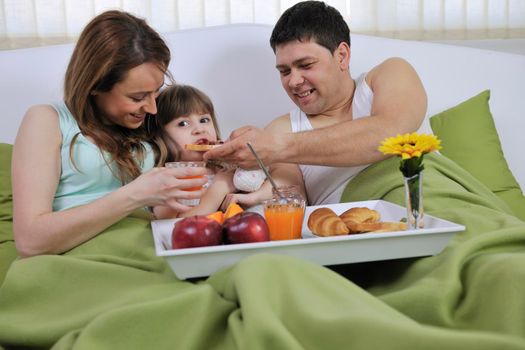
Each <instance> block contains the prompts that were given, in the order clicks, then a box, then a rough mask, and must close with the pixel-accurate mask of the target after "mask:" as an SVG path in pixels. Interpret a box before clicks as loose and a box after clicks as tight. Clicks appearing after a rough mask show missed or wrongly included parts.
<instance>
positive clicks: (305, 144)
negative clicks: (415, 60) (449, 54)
mask: <svg viewBox="0 0 525 350" xmlns="http://www.w3.org/2000/svg"><path fill="white" fill-rule="evenodd" d="M367 83H369V86H370V88H371V89H372V91H373V92H374V100H373V103H372V111H371V115H370V116H369V117H363V118H359V119H355V120H350V121H345V122H342V123H339V124H335V125H331V126H329V127H326V128H321V129H316V130H313V131H306V132H301V133H296V134H293V135H286V138H285V140H286V141H285V142H284V144H285V145H286V146H285V147H284V148H283V150H284V151H285V152H286V153H285V155H284V156H285V157H288V158H289V159H290V161H293V162H294V163H302V164H320V165H329V166H355V165H363V164H370V163H373V162H376V161H379V160H381V159H384V158H385V156H384V155H382V154H381V153H380V152H379V151H378V150H377V147H378V146H379V145H380V143H381V141H382V140H383V139H385V138H386V137H390V136H395V135H397V134H404V133H407V132H414V131H416V130H417V129H418V128H419V126H420V125H421V123H422V121H423V119H424V117H425V113H426V108H427V96H426V93H425V90H424V88H423V85H422V83H421V80H420V79H419V77H418V75H417V73H416V72H415V70H414V69H413V68H412V66H410V65H409V64H408V63H407V62H406V61H404V60H402V59H399V58H392V59H389V60H387V61H385V62H383V63H382V64H381V65H379V66H377V67H375V68H374V69H373V70H372V71H370V73H369V74H368V76H367ZM278 144H279V143H278Z"/></svg>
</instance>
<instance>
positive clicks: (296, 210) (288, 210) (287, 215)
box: [263, 188, 306, 241]
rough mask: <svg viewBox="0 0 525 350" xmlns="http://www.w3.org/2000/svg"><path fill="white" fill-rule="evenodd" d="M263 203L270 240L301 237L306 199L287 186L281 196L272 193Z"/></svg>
mask: <svg viewBox="0 0 525 350" xmlns="http://www.w3.org/2000/svg"><path fill="white" fill-rule="evenodd" d="M278 190H279V189H278ZM263 204H264V217H265V219H266V223H267V224H268V228H269V229H270V240H272V241H279V240H285V239H298V238H301V234H302V228H303V217H304V208H305V205H306V201H305V200H304V199H303V198H302V196H301V195H300V194H299V193H298V192H294V191H290V189H289V188H287V189H286V190H285V191H282V192H281V196H278V195H277V194H276V193H274V198H273V199H270V200H267V201H265V202H264V203H263Z"/></svg>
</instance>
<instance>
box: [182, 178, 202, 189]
mask: <svg viewBox="0 0 525 350" xmlns="http://www.w3.org/2000/svg"><path fill="white" fill-rule="evenodd" d="M203 177H204V175H195V176H187V177H183V178H182V179H201V178H203ZM200 189H202V186H195V187H190V188H185V189H184V191H198V190H200Z"/></svg>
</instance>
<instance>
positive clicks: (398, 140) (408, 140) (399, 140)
mask: <svg viewBox="0 0 525 350" xmlns="http://www.w3.org/2000/svg"><path fill="white" fill-rule="evenodd" d="M440 144H441V141H440V140H439V139H438V138H437V137H436V136H435V135H427V134H421V135H420V134H418V133H417V132H414V133H412V134H404V135H399V134H398V135H397V136H396V137H388V138H386V139H385V140H383V142H382V143H381V145H380V146H379V148H378V150H379V151H380V152H382V153H383V154H393V155H397V156H400V157H401V165H400V167H399V169H400V170H401V172H402V173H403V175H405V176H406V177H410V176H413V175H415V174H417V173H419V172H420V171H421V170H423V165H422V162H423V156H424V155H425V154H426V153H430V152H433V151H436V150H439V149H441V145H440Z"/></svg>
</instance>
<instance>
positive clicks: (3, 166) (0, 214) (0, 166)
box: [0, 143, 13, 243]
mask: <svg viewBox="0 0 525 350" xmlns="http://www.w3.org/2000/svg"><path fill="white" fill-rule="evenodd" d="M12 150H13V146H12V145H9V144H5V143H0V243H1V242H4V241H8V240H12V239H13V233H12V222H13V195H12V190H11V153H12Z"/></svg>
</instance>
